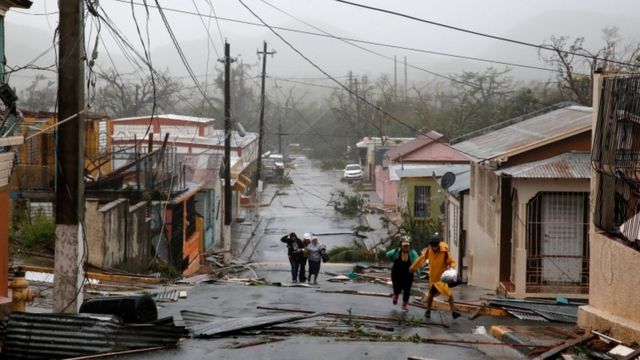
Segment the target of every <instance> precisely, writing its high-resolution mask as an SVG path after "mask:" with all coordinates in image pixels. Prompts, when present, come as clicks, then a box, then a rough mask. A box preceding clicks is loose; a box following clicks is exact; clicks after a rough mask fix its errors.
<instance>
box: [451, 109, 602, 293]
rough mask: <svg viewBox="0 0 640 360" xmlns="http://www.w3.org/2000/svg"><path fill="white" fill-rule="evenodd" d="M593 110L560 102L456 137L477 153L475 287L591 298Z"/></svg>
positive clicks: (470, 256) (471, 244) (470, 260)
mask: <svg viewBox="0 0 640 360" xmlns="http://www.w3.org/2000/svg"><path fill="white" fill-rule="evenodd" d="M591 114H592V110H591V108H588V107H583V106H576V105H572V104H567V103H562V104H558V105H556V106H552V107H549V108H545V109H542V110H540V111H537V112H535V113H531V114H528V115H524V116H521V117H518V118H514V119H511V120H508V121H505V122H502V123H499V124H495V125H493V126H490V127H488V128H485V129H481V130H479V131H476V132H474V133H471V134H468V135H465V136H463V137H461V138H459V139H454V140H453V141H452V144H453V147H454V148H456V149H458V150H459V151H461V152H463V153H464V154H466V155H467V156H470V157H471V158H472V163H471V172H470V187H469V198H468V200H469V201H468V205H469V208H468V214H467V216H468V222H467V224H466V226H467V228H466V232H467V234H469V236H468V239H467V241H466V242H465V246H466V249H463V250H462V253H463V254H465V255H464V263H465V266H466V267H468V269H467V276H468V281H469V284H470V285H475V286H479V287H483V288H487V289H494V290H497V291H499V292H502V293H506V294H509V295H510V296H514V297H518V298H524V297H531V296H535V297H555V296H558V295H562V296H568V297H586V296H587V293H588V287H589V276H588V263H589V248H588V246H587V244H588V243H589V233H588V231H587V229H588V226H587V224H588V204H589V178H590V173H589V168H590V165H589V161H588V152H589V151H590V148H591V127H592V126H591Z"/></svg>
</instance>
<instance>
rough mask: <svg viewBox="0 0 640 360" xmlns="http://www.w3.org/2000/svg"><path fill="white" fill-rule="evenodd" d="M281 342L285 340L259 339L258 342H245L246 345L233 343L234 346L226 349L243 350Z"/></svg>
mask: <svg viewBox="0 0 640 360" xmlns="http://www.w3.org/2000/svg"><path fill="white" fill-rule="evenodd" d="M283 340H285V338H274V337H269V338H266V339H260V340H256V341H250V342H246V343H235V344H232V345H230V346H228V347H227V348H229V349H244V348H248V347H252V346H257V345H264V344H271V343H274V342H278V341H283Z"/></svg>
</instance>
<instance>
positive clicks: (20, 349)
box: [2, 313, 187, 360]
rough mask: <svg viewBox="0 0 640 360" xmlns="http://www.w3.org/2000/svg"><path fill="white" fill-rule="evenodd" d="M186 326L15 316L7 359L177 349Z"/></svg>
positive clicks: (77, 317) (10, 322)
mask: <svg viewBox="0 0 640 360" xmlns="http://www.w3.org/2000/svg"><path fill="white" fill-rule="evenodd" d="M186 336H187V332H186V329H185V328H184V327H183V326H176V325H175V324H173V322H171V324H162V325H156V324H135V325H133V324H132V325H127V324H122V321H121V320H120V319H119V318H117V317H115V316H95V315H89V314H80V315H66V314H32V313H13V314H11V315H9V318H8V321H7V328H6V334H5V339H4V345H3V348H2V356H3V358H8V359H33V360H46V359H67V358H73V357H82V356H87V355H95V354H109V353H115V352H121V351H128V350H134V349H160V348H165V347H171V346H176V345H178V343H179V342H180V340H181V339H182V338H184V337H186Z"/></svg>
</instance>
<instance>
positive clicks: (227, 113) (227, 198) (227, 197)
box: [223, 42, 232, 225]
mask: <svg viewBox="0 0 640 360" xmlns="http://www.w3.org/2000/svg"><path fill="white" fill-rule="evenodd" d="M230 52H231V50H230V46H229V43H227V42H225V43H224V165H223V166H224V224H225V225H231V196H232V194H231V78H230V77H231V55H229V54H230Z"/></svg>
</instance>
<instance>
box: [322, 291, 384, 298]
mask: <svg viewBox="0 0 640 360" xmlns="http://www.w3.org/2000/svg"><path fill="white" fill-rule="evenodd" d="M316 292H320V293H325V294H345V295H362V296H377V297H384V298H390V297H391V295H393V294H392V293H385V292H374V291H357V290H316Z"/></svg>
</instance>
